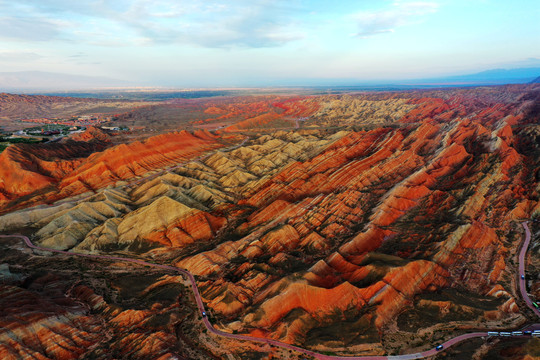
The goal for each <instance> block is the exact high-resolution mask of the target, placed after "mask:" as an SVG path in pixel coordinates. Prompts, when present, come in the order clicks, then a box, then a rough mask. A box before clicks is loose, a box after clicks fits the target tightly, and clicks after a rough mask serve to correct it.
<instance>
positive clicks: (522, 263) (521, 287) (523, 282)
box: [518, 221, 540, 317]
mask: <svg viewBox="0 0 540 360" xmlns="http://www.w3.org/2000/svg"><path fill="white" fill-rule="evenodd" d="M521 225H522V226H523V228H524V229H525V241H523V245H522V246H521V251H520V252H519V274H518V280H519V290H520V292H521V297H522V298H523V300H524V301H525V303H526V304H527V306H528V307H529V308H530V309H531V310H532V311H534V313H535V314H536V315H537V316H538V317H540V310H538V309H537V308H536V307H535V306H534V305H533V302H532V301H531V299H530V298H529V294H527V284H526V281H527V279H522V278H521V275H525V263H526V255H527V249H528V248H529V244H530V243H531V231H530V230H529V226H527V221H524V222H522V223H521Z"/></svg>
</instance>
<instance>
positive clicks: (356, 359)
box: [0, 222, 540, 360]
mask: <svg viewBox="0 0 540 360" xmlns="http://www.w3.org/2000/svg"><path fill="white" fill-rule="evenodd" d="M522 225H523V227H524V229H525V241H524V242H523V245H522V248H521V251H520V255H519V272H520V274H524V271H525V265H524V264H525V255H526V253H527V248H528V246H529V243H530V241H531V233H530V231H529V228H528V226H527V222H523V223H522ZM0 237H7V238H19V239H22V240H23V241H24V243H25V244H26V246H28V247H29V248H31V249H35V250H41V251H48V252H53V253H57V254H63V255H68V256H81V257H87V258H95V259H105V260H116V261H124V262H130V263H135V264H140V265H144V266H150V267H154V268H158V269H164V270H169V271H175V272H178V273H180V274H182V275H184V276H186V277H187V278H188V279H189V281H190V283H191V289H192V291H193V295H194V296H195V300H196V302H197V307H198V308H199V311H200V313H201V314H202V313H203V312H206V310H205V308H204V303H203V301H202V298H201V295H200V293H199V289H198V288H197V283H196V281H195V277H194V276H193V274H191V273H190V272H189V271H187V270H185V269H181V268H177V267H174V266H169V265H161V264H154V263H150V262H147V261H143V260H139V259H131V258H123V257H119V256H109V255H98V254H80V253H73V252H70V251H64V250H56V249H50V248H44V247H41V246H36V245H34V244H33V243H32V241H30V239H29V238H28V237H27V236H24V235H0ZM520 280H522V279H521V276H520ZM520 289H521V295H522V296H523V299H524V300H525V302H526V303H527V305H528V306H529V307H530V308H531V309H532V310H533V311H534V312H535V313H536V314H537V315H539V316H540V312H539V311H538V310H537V309H536V308H535V307H534V306H533V305H532V302H531V300H530V299H529V298H528V296H527V292H526V290H525V282H524V281H523V280H522V281H520ZM202 319H203V322H204V325H205V326H206V328H207V329H208V331H210V332H212V333H213V334H215V335H218V336H223V337H227V338H230V339H236V340H245V341H251V342H257V343H265V344H269V345H273V346H277V347H281V348H285V349H290V350H294V351H298V352H300V353H303V354H304V355H307V356H312V357H313V358H315V359H321V360H409V359H422V358H426V357H429V356H433V355H435V354H437V353H438V352H439V351H438V350H436V349H431V350H427V351H424V352H420V353H414V354H405V355H388V356H385V355H383V356H335V355H324V354H320V353H317V352H314V351H311V350H307V349H303V348H300V347H297V346H294V345H291V344H287V343H283V342H281V341H277V340H273V339H267V338H259V337H254V336H248V335H241V334H231V333H227V332H224V331H221V330H217V329H216V328H214V327H213V326H212V324H211V323H210V321H209V320H208V318H207V317H203V318H202ZM525 329H527V330H537V329H540V324H533V325H530V326H528V327H526V328H525ZM525 329H523V330H525ZM487 336H488V334H487V332H473V333H468V334H463V335H459V336H456V337H454V338H452V339H450V340H448V341H446V342H444V343H442V344H441V345H443V348H444V349H447V348H449V347H450V346H453V345H455V344H457V343H460V342H462V341H464V340H467V339H473V338H478V337H487Z"/></svg>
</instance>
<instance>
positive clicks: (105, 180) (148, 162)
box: [0, 130, 222, 211]
mask: <svg viewBox="0 0 540 360" xmlns="http://www.w3.org/2000/svg"><path fill="white" fill-rule="evenodd" d="M90 132H92V130H90ZM94 132H96V131H94ZM198 134H199V135H200V136H201V135H204V136H201V137H199V136H196V135H193V134H191V133H188V132H186V131H182V132H177V133H170V134H165V135H158V136H155V137H151V138H149V139H147V140H146V141H143V142H134V143H131V144H127V145H126V144H121V145H117V146H113V147H110V148H108V149H106V150H104V151H101V150H103V149H104V148H106V147H108V146H109V144H108V143H107V142H106V141H102V140H98V141H91V142H88V141H86V140H85V141H77V142H69V141H68V142H66V143H61V144H44V145H39V146H33V147H32V146H23V145H17V146H10V147H8V148H7V149H6V150H5V151H4V152H2V154H0V164H1V167H0V175H1V177H0V179H1V180H0V206H2V207H4V208H5V209H12V208H13V207H17V206H19V207H20V206H24V204H25V203H24V202H23V204H21V202H20V201H17V199H18V198H20V197H23V196H25V195H30V194H32V195H34V196H33V199H32V200H33V201H32V203H34V204H35V203H36V202H38V203H39V202H40V201H41V202H43V201H46V202H50V201H54V200H58V199H61V198H65V197H67V196H73V195H78V194H81V193H84V192H88V191H95V190H97V189H100V188H103V187H105V186H108V185H111V184H115V183H116V182H118V181H121V180H130V179H133V178H134V177H137V176H140V175H143V174H146V173H148V172H150V171H153V170H157V169H162V168H166V167H169V166H172V165H176V164H178V163H180V162H182V161H185V160H188V159H191V158H195V157H197V156H200V155H201V154H203V153H205V152H207V151H210V150H213V149H216V148H219V147H221V146H222V144H221V143H219V142H218V141H217V140H216V138H215V137H212V136H208V135H206V134H205V133H198ZM81 136H82V135H81ZM4 211H5V210H4Z"/></svg>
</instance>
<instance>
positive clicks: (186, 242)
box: [0, 86, 540, 351]
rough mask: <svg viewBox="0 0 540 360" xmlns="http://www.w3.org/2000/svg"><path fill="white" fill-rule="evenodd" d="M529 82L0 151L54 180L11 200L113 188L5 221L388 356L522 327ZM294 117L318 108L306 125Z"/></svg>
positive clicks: (262, 328)
mask: <svg viewBox="0 0 540 360" xmlns="http://www.w3.org/2000/svg"><path fill="white" fill-rule="evenodd" d="M528 91H531V90H530V89H529V88H526V87H516V86H514V87H501V88H487V89H477V90H473V89H466V90H451V91H432V92H418V93H415V92H408V93H391V94H368V95H358V96H352V95H346V96H321V97H305V98H297V99H296V98H295V99H290V100H289V101H284V100H283V99H278V100H279V101H276V100H275V99H274V100H273V101H270V100H268V99H265V100H264V101H261V102H254V101H253V102H251V103H244V102H242V101H244V100H242V101H239V104H236V105H234V104H232V105H231V106H230V107H225V106H223V104H222V103H219V104H218V103H216V104H211V106H210V105H209V106H208V107H207V109H206V111H205V113H206V114H207V115H209V116H210V115H212V116H214V117H213V118H212V119H211V121H218V120H219V121H226V120H227V121H231V123H228V124H227V126H226V127H224V128H223V130H221V131H218V132H213V133H209V132H205V131H199V132H179V133H170V134H163V135H159V136H156V137H152V138H150V139H148V140H146V141H145V142H136V143H129V144H124V145H117V146H108V145H106V146H108V147H107V148H106V149H104V150H101V151H94V152H93V153H92V155H90V156H89V157H87V158H69V157H68V156H65V159H64V160H62V161H57V162H55V165H54V166H55V167H53V165H51V164H49V165H47V166H49V167H48V168H47V169H50V171H48V172H44V171H41V170H40V171H37V170H36V169H33V168H32V169H30V168H29V167H24V166H23V165H21V164H23V163H24V161H26V160H25V159H27V158H28V156H30V155H28V154H27V153H26V152H24V151H22V150H21V149H23V148H17V149H14V150H10V151H9V152H7V153H4V154H2V155H1V156H2V158H0V160H2V159H3V158H6V160H3V161H8V160H9V161H10V164H16V165H9V166H11V168H10V169H13V170H12V172H13V173H14V174H18V175H17V176H21V177H23V178H24V177H27V176H28V177H29V178H30V177H31V176H34V175H33V174H37V175H35V179H34V180H31V181H30V180H29V181H28V183H27V184H26V185H25V186H26V187H25V188H21V189H16V188H15V185H14V184H16V183H17V182H16V181H14V180H5V181H4V183H3V185H2V186H4V188H3V189H5V190H4V193H5V197H6V199H7V200H5V201H6V203H8V202H9V201H10V199H11V201H12V198H14V197H15V196H22V195H23V194H31V193H32V191H36V190H37V189H45V188H47V187H48V186H51V184H52V185H53V186H55V188H56V189H58V193H59V194H60V196H61V197H64V198H67V199H69V196H70V195H72V194H80V193H83V192H86V191H88V189H93V190H95V191H96V194H94V195H92V196H90V197H88V198H85V199H83V200H82V201H79V202H78V203H73V204H71V205H69V206H64V207H62V208H59V210H58V211H56V212H50V211H49V212H46V209H43V208H40V209H30V210H27V211H22V212H18V213H12V214H7V215H4V216H3V217H0V228H2V229H4V230H5V231H9V229H10V226H11V227H12V228H13V227H15V225H12V224H27V225H29V226H32V227H33V228H34V229H35V239H36V242H37V243H39V244H41V245H42V246H46V247H51V248H56V249H64V250H67V249H71V250H73V251H76V252H82V253H87V252H92V253H108V252H116V251H122V252H123V254H124V255H125V254H126V253H127V254H130V253H132V254H133V255H136V256H142V257H148V258H150V259H152V261H160V262H163V263H167V264H170V265H175V266H178V267H181V268H185V269H187V270H189V271H190V272H192V273H193V274H195V275H197V281H198V286H199V288H200V291H201V296H202V297H203V300H204V301H205V303H206V305H207V307H208V311H209V312H210V313H211V314H212V315H213V316H214V317H215V318H216V319H217V322H218V325H216V326H217V327H219V328H220V329H223V330H225V331H229V332H232V331H234V332H236V333H245V334H252V335H256V336H265V337H269V338H275V339H279V340H282V341H285V342H289V343H294V344H299V345H305V346H314V347H320V348H321V349H322V348H325V349H328V348H331V349H336V350H338V351H340V350H343V349H346V348H347V347H350V346H360V347H361V346H364V345H362V344H366V343H367V344H371V346H372V348H373V349H379V350H380V348H381V347H383V345H382V344H383V342H384V341H383V340H384V339H386V336H387V335H388V334H389V333H390V332H394V333H399V334H400V336H403V338H404V339H406V338H407V336H411V337H414V336H415V335H414V334H416V332H417V331H419V329H422V328H424V327H425V328H428V327H430V326H433V327H435V328H436V327H437V326H438V325H437V324H439V323H451V326H453V327H454V329H458V330H459V329H461V328H462V329H466V328H469V329H470V328H482V326H485V324H486V323H488V322H490V321H499V322H500V321H508V322H509V323H512V322H514V323H515V324H518V323H520V321H521V322H523V321H524V320H523V319H524V317H523V316H524V315H523V314H522V313H521V310H520V308H519V307H518V305H517V304H516V301H517V299H516V298H515V297H514V295H512V294H514V292H513V290H512V277H513V276H514V275H513V272H512V271H514V270H513V268H512V266H513V265H512V264H510V263H509V259H510V258H511V256H512V254H514V253H515V251H516V249H517V247H518V246H519V243H520V239H521V233H520V231H519V227H518V223H517V222H516V221H515V220H520V219H525V218H529V217H531V216H535V214H536V216H538V215H539V213H540V210H539V209H540V205H539V202H538V198H539V194H538V191H539V186H538V180H539V178H538V171H539V169H540V166H539V159H540V156H539V154H540V152H539V146H538V139H539V131H540V130H539V127H538V125H537V124H536V123H535V122H534V121H532V120H531V116H533V115H532V113H531V111H530V107H531V102H530V101H526V100H523V99H526V98H527V97H526V96H524V94H527V92H528ZM278 109H280V110H278ZM242 111H244V112H245V114H246V116H239V114H241V113H242ZM284 114H285V115H284ZM286 116H289V117H292V120H293V123H292V125H291V119H289V118H287V117H286ZM238 117H240V118H238ZM294 117H296V118H298V117H305V119H304V118H302V124H300V126H299V128H298V129H296V125H295V124H294ZM218 118H219V119H218ZM216 119H217V120H216ZM231 119H236V120H234V121H233V120H231ZM211 121H210V120H209V121H206V122H205V121H203V122H201V124H203V125H204V124H207V123H211ZM284 122H288V123H289V127H290V128H291V129H289V130H284V129H283V125H284ZM244 132H245V133H244ZM231 134H232V135H231ZM98 140H99V141H105V140H106V139H100V138H99V137H98ZM81 142H82V141H81ZM78 143H79V142H78ZM78 143H77V144H78ZM85 143H87V144H94V143H96V144H97V143H98V142H93V141H92V140H91V141H89V142H85ZM77 146H83V145H77ZM87 146H88V145H87ZM104 146H105V145H104ZM15 151H21V154H22V155H16V153H15ZM56 151H58V150H56ZM202 154H204V156H201V155H202ZM17 156H19V157H17ZM36 156H37V155H36ZM18 159H20V161H18ZM23 160H24V161H23ZM17 161H18V162H17ZM179 163H180V164H181V166H178V167H175V168H173V169H170V170H168V171H166V172H162V173H158V174H156V176H152V177H151V178H147V179H141V180H140V181H138V182H137V183H134V184H131V185H130V186H122V185H118V184H117V182H119V181H120V180H123V181H126V182H129V181H130V180H133V179H135V178H137V176H140V175H144V174H146V173H148V172H149V171H151V170H156V169H163V168H167V167H172V166H174V165H176V164H179ZM16 166H19V167H16ZM40 166H41V168H40V169H43V168H45V167H46V166H45V165H40ZM96 174H99V176H97V175H96ZM12 176H14V175H12ZM100 189H101V190H100ZM17 194H19V195H17ZM38 214H42V215H38ZM25 217H26V218H31V219H34V220H33V222H32V224H31V225H30V224H28V222H25V220H24V218H25ZM535 289H536V290H534V289H533V291H538V289H537V288H535ZM467 299H473V300H467ZM456 314H458V315H456ZM148 316H149V315H148V314H146V313H144V312H140V313H139V312H137V313H129V314H128V313H126V314H124V315H122V316H120V317H118V321H122V322H126V321H127V322H129V321H128V320H129V319H132V320H133V322H137V321H140V320H141V319H145V318H146V317H148ZM130 321H131V320H130ZM437 331H438V330H437ZM441 331H442V330H441ZM156 336H158V335H156ZM403 341H405V340H403Z"/></svg>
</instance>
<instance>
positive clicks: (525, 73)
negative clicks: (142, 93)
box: [0, 67, 540, 93]
mask: <svg viewBox="0 0 540 360" xmlns="http://www.w3.org/2000/svg"><path fill="white" fill-rule="evenodd" d="M307 82H308V83H310V84H313V86H309V85H307V87H308V88H311V87H314V88H317V87H318V86H317V79H311V80H309V81H307ZM539 82H540V67H527V68H514V69H493V70H487V71H482V72H479V73H474V74H467V75H456V76H444V77H436V78H426V79H409V80H396V81H391V80H384V81H362V80H354V79H347V80H345V83H343V79H341V80H335V82H334V84H332V80H329V79H325V80H321V84H320V85H321V86H324V87H328V86H329V87H332V88H339V87H340V86H342V87H343V86H345V87H347V88H349V87H351V86H352V87H354V88H357V87H360V88H364V87H366V88H369V89H372V90H373V89H377V90H384V89H389V88H394V87H395V88H397V89H401V88H415V87H434V86H435V87H438V86H474V85H501V84H520V83H524V84H525V83H539ZM135 85H136V84H134V83H131V82H129V81H125V80H118V79H112V78H107V77H98V76H83V75H70V74H62V73H49V72H41V71H22V72H0V92H12V93H50V92H55V91H84V90H99V89H107V88H130V87H134V86H135ZM299 85H300V84H299ZM300 86H301V85H300ZM305 86H306V85H305ZM180 87H181V85H179V88H180ZM262 87H264V86H262Z"/></svg>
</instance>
